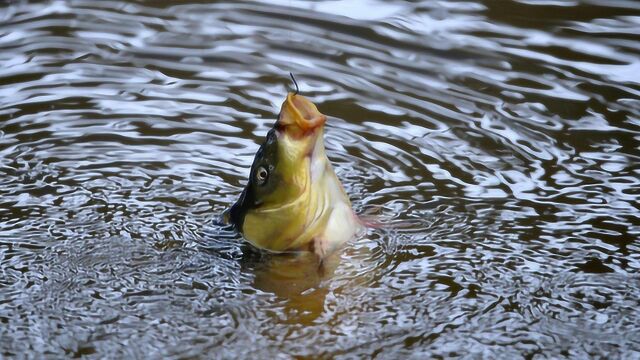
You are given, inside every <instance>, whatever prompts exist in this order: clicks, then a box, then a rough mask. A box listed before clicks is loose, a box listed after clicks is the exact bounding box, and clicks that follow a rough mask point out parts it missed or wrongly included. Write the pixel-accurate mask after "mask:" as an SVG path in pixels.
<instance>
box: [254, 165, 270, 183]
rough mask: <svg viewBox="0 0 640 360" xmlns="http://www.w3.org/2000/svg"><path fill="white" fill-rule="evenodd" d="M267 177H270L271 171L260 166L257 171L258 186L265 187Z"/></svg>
mask: <svg viewBox="0 0 640 360" xmlns="http://www.w3.org/2000/svg"><path fill="white" fill-rule="evenodd" d="M267 177H269V171H268V170H267V169H266V168H265V167H264V166H260V167H259V168H258V171H256V179H257V180H258V184H259V185H263V184H264V183H265V182H266V181H267Z"/></svg>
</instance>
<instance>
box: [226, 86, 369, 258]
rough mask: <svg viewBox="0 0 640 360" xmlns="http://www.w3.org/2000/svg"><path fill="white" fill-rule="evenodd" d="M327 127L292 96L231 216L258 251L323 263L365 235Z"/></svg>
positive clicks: (303, 100)
mask: <svg viewBox="0 0 640 360" xmlns="http://www.w3.org/2000/svg"><path fill="white" fill-rule="evenodd" d="M292 78H293V76H292ZM294 82H295V79H294ZM296 87H297V84H296ZM326 121H327V117H326V116H325V115H324V114H322V113H320V111H319V110H318V108H317V107H316V105H315V104H314V103H313V102H311V101H310V100H309V99H307V98H306V97H304V96H302V95H300V94H299V91H298V90H296V91H295V92H289V93H288V94H287V96H286V98H285V100H284V102H283V103H282V106H281V108H280V113H279V115H278V118H277V120H276V122H275V123H274V125H273V127H272V128H271V129H270V130H269V132H268V133H267V135H266V137H265V139H264V141H263V143H262V145H261V146H260V148H259V149H258V151H257V152H256V155H255V158H254V160H253V163H252V165H251V170H250V172H249V179H248V182H247V184H246V186H245V188H244V190H243V191H242V193H241V194H240V197H239V198H238V200H237V201H236V202H235V203H234V204H233V205H232V206H231V208H230V209H229V210H228V214H227V218H228V220H229V222H230V223H231V224H233V226H234V227H235V229H236V230H238V231H239V232H240V233H241V234H242V236H243V237H244V238H245V239H246V240H247V241H248V242H249V243H251V244H252V245H254V246H255V247H257V248H259V249H263V250H267V251H271V252H298V251H305V252H306V251H308V252H312V253H314V254H316V255H317V256H318V257H319V258H320V259H322V258H325V257H327V256H328V255H330V254H332V253H334V252H335V251H336V250H337V249H339V248H340V247H341V246H342V245H343V244H345V243H346V242H348V241H349V240H350V239H352V238H353V237H354V236H356V235H357V234H358V233H359V232H361V231H362V230H363V228H364V227H363V224H362V223H361V222H360V220H359V218H358V216H357V215H356V214H355V212H354V211H353V208H352V206H351V202H350V200H349V197H348V196H347V194H346V192H345V190H344V187H343V186H342V184H341V182H340V180H339V179H338V177H337V176H336V173H335V171H334V169H333V166H332V164H331V162H330V161H329V159H328V158H327V154H326V151H325V146H324V126H325V123H326Z"/></svg>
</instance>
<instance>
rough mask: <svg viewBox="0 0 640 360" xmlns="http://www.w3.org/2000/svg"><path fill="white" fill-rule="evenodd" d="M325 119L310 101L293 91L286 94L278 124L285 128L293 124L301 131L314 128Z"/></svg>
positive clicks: (322, 123)
mask: <svg viewBox="0 0 640 360" xmlns="http://www.w3.org/2000/svg"><path fill="white" fill-rule="evenodd" d="M326 121H327V117H326V116H325V115H324V114H322V113H320V111H318V108H317V107H316V106H315V105H314V104H313V103H312V102H311V101H309V100H308V99H307V98H305V97H304V96H302V95H296V94H294V93H288V94H287V98H286V99H285V101H284V103H283V104H282V110H281V112H280V116H279V117H278V125H280V126H284V127H285V128H288V127H290V126H292V125H295V126H296V127H298V128H299V129H300V130H301V131H302V132H308V131H311V130H313V129H316V128H318V127H320V126H322V125H324V123H325V122H326Z"/></svg>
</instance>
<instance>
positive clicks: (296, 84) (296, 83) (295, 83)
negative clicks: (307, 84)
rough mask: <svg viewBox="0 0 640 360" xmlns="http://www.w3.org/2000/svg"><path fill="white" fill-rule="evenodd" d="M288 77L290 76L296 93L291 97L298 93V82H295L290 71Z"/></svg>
mask: <svg viewBox="0 0 640 360" xmlns="http://www.w3.org/2000/svg"><path fill="white" fill-rule="evenodd" d="M289 76H291V80H293V84H294V85H295V86H296V93H295V94H293V95H298V93H299V92H300V88H298V82H297V81H296V78H295V77H294V76H293V73H292V72H291V71H289Z"/></svg>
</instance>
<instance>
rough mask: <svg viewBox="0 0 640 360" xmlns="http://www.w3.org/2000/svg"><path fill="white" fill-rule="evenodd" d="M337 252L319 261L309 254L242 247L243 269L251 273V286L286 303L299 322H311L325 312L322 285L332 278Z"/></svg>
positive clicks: (337, 261)
mask: <svg viewBox="0 0 640 360" xmlns="http://www.w3.org/2000/svg"><path fill="white" fill-rule="evenodd" d="M339 262H340V253H339V252H334V253H332V254H331V255H329V256H327V257H325V258H323V259H321V258H319V257H318V256H316V255H315V254H314V253H312V252H299V253H292V254H270V253H265V252H261V251H259V250H256V249H252V248H249V246H245V247H243V257H242V261H241V264H242V267H243V270H244V271H251V272H252V273H253V274H254V281H253V286H254V287H255V288H256V289H260V290H262V291H265V292H270V293H273V294H275V295H277V296H278V297H280V298H282V299H285V300H286V301H287V307H288V308H290V309H292V310H293V311H296V312H298V313H299V314H300V315H298V318H299V320H298V321H301V322H308V321H312V320H314V319H315V318H317V317H318V316H320V314H321V313H322V312H323V310H324V301H325V298H326V296H327V293H328V292H329V289H328V288H327V287H326V286H322V282H323V281H325V280H328V279H330V278H331V277H332V276H333V273H334V271H335V270H336V267H337V266H338V263H339Z"/></svg>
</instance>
